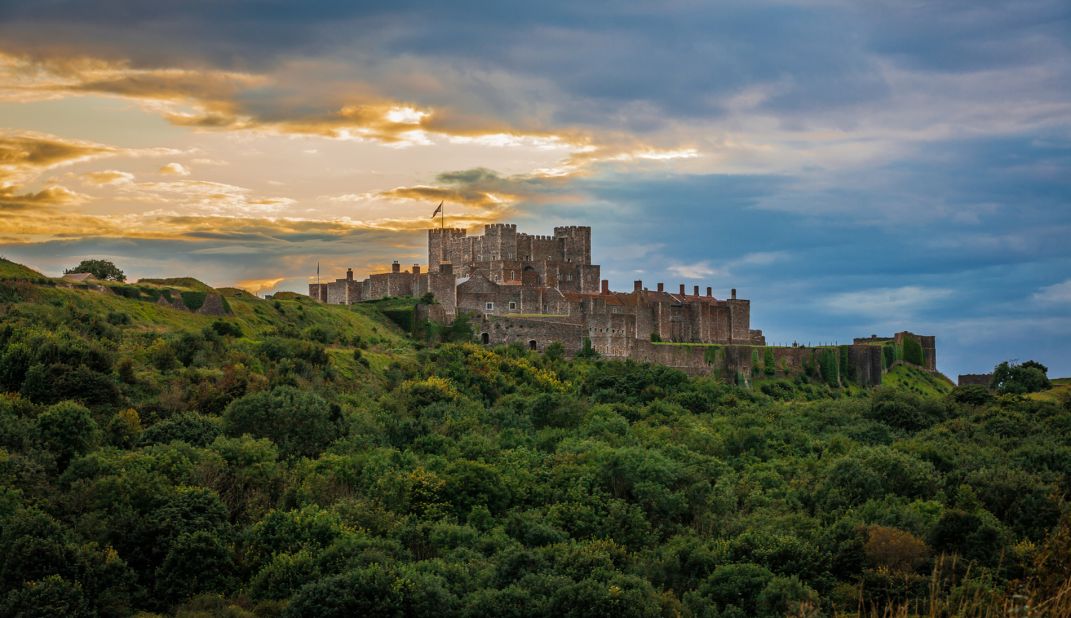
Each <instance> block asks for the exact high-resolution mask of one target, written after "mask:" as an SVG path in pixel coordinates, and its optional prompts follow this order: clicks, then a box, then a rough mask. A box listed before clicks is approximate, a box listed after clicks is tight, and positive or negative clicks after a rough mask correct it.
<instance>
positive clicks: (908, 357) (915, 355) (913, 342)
mask: <svg viewBox="0 0 1071 618" xmlns="http://www.w3.org/2000/svg"><path fill="white" fill-rule="evenodd" d="M904 362H905V363H911V364H912V365H918V366H920V367H921V366H922V364H923V363H924V362H925V359H924V357H923V354H922V344H921V343H919V341H918V339H915V338H914V337H904Z"/></svg>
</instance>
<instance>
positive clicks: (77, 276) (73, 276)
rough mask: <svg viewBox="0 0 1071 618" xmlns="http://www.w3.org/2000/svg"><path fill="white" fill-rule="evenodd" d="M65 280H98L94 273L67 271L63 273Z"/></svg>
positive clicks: (77, 281) (76, 281) (75, 281)
mask: <svg viewBox="0 0 1071 618" xmlns="http://www.w3.org/2000/svg"><path fill="white" fill-rule="evenodd" d="M63 280H64V281H71V282H73V283H83V282H85V281H96V280H97V278H96V277H94V276H93V275H92V273H67V274H66V275H63Z"/></svg>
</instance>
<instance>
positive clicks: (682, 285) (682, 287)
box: [681, 283, 684, 296]
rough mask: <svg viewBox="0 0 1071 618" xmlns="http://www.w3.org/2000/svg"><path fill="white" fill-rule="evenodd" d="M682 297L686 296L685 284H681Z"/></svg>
mask: <svg viewBox="0 0 1071 618" xmlns="http://www.w3.org/2000/svg"><path fill="white" fill-rule="evenodd" d="M681 296H684V284H683V283H682V284H681Z"/></svg>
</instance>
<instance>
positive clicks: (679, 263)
mask: <svg viewBox="0 0 1071 618" xmlns="http://www.w3.org/2000/svg"><path fill="white" fill-rule="evenodd" d="M441 200H445V206H444V208H445V209H446V223H447V225H450V226H456V227H466V228H469V229H470V230H471V231H472V232H478V231H479V230H480V229H482V225H484V224H486V223H493V222H513V223H516V224H517V225H518V228H519V229H520V230H523V231H528V232H530V233H537V234H547V233H551V232H552V228H553V227H555V226H558V225H590V226H592V228H593V231H592V244H593V251H592V252H593V259H594V261H595V262H596V263H600V264H602V266H603V273H604V277H606V278H608V279H609V280H610V283H611V286H612V287H613V288H615V289H621V290H629V289H631V286H632V281H634V280H637V279H639V280H643V281H644V282H645V284H649V287H652V288H653V287H654V284H655V283H657V282H659V281H663V282H666V284H667V285H668V286H669V288H670V289H675V287H676V285H677V284H678V283H685V284H687V285H688V286H689V288H690V287H691V286H692V285H701V286H703V287H705V286H708V285H709V286H713V288H714V293H715V296H720V297H725V296H728V291H729V289H730V288H736V289H737V290H738V291H739V295H740V297H742V298H749V299H751V301H752V306H751V318H752V327H754V328H761V329H763V330H764V331H765V333H766V336H767V340H768V341H769V342H770V343H771V344H773V343H777V344H782V343H792V342H793V341H797V342H799V343H803V344H808V343H809V344H818V343H832V342H841V343H844V342H848V341H850V340H851V338H852V337H856V336H869V335H870V334H879V335H889V334H891V333H893V332H896V331H900V330H911V331H913V332H917V333H922V334H932V335H936V336H937V342H938V344H937V345H938V354H937V356H938V368H939V369H941V370H942V371H944V372H945V373H946V374H949V375H951V376H952V377H953V378H954V377H955V375H956V374H958V373H975V372H986V371H989V370H991V369H992V367H993V366H994V365H995V364H996V363H998V362H1000V361H1003V360H1018V361H1020V362H1021V361H1025V360H1028V359H1037V360H1039V361H1041V362H1043V363H1044V364H1046V365H1048V366H1049V367H1050V375H1061V376H1067V375H1071V351H1069V350H1071V4H1068V3H1067V2H1066V0H1015V1H1011V2H988V1H985V0H972V1H964V2H959V1H956V0H951V1H943V2H933V3H928V2H918V1H910V0H909V1H904V0H895V1H888V2H886V1H882V0H874V1H871V2H853V1H844V2H842V1H839V0H816V1H814V2H804V1H802V0H782V1H779V2H769V1H766V0H747V1H741V2H736V1H726V2H717V3H711V2H699V1H692V0H669V1H667V2H660V3H640V2H613V1H605V0H598V1H592V2H572V1H570V2H558V1H554V0H545V1H541V2H525V3H519V2H499V3H488V2H475V1H465V0H461V1H456V2H425V1H409V0H402V1H395V2H390V3H367V2H352V1H345V2H341V1H339V2H327V1H323V2H303V3H295V2H277V1H272V0H258V1H233V0H219V1H216V0H213V1H208V0H191V1H188V2H173V3H162V2H141V1H133V0H130V1H128V0H110V1H107V2H86V1H80V2H72V1H63V0H49V1H41V0H34V1H26V2H22V1H18V0H4V1H3V2H0V255H3V256H4V257H7V258H9V259H13V260H15V261H18V262H22V263H25V264H27V265H30V266H32V267H34V268H37V269H38V270H40V271H42V272H44V273H46V274H50V275H58V274H60V273H62V271H63V269H64V268H68V267H71V266H73V265H75V264H77V263H78V262H79V261H80V260H82V259H86V258H103V259H109V260H112V261H114V262H116V264H118V265H119V266H120V268H122V269H123V270H124V271H126V273H127V275H128V276H129V277H131V278H133V279H136V278H138V277H159V276H187V275H188V276H194V277H197V278H198V279H201V280H203V281H205V282H207V283H209V284H211V285H215V286H239V287H244V288H246V289H249V290H252V291H255V292H258V293H267V292H271V291H275V290H297V291H307V287H306V285H307V283H308V281H309V280H310V277H313V276H314V275H315V272H316V265H317V263H319V264H320V268H321V272H322V276H323V277H325V278H333V277H342V276H343V275H344V271H345V269H346V268H347V267H352V268H353V269H354V271H355V272H356V274H357V275H358V276H361V275H364V274H367V273H369V272H376V271H380V270H382V269H384V268H386V267H387V265H389V264H390V262H391V261H393V260H395V259H397V260H399V261H400V262H401V263H402V264H405V265H409V264H413V263H424V262H426V260H427V253H426V234H425V233H424V231H423V230H424V229H425V228H426V227H427V226H428V224H429V216H430V214H431V212H432V211H433V210H434V208H435V206H436V205H437V204H438V203H439V202H440V201H441Z"/></svg>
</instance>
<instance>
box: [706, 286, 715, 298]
mask: <svg viewBox="0 0 1071 618" xmlns="http://www.w3.org/2000/svg"><path fill="white" fill-rule="evenodd" d="M707 296H714V290H712V289H711V288H710V286H709V285H708V286H707Z"/></svg>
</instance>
